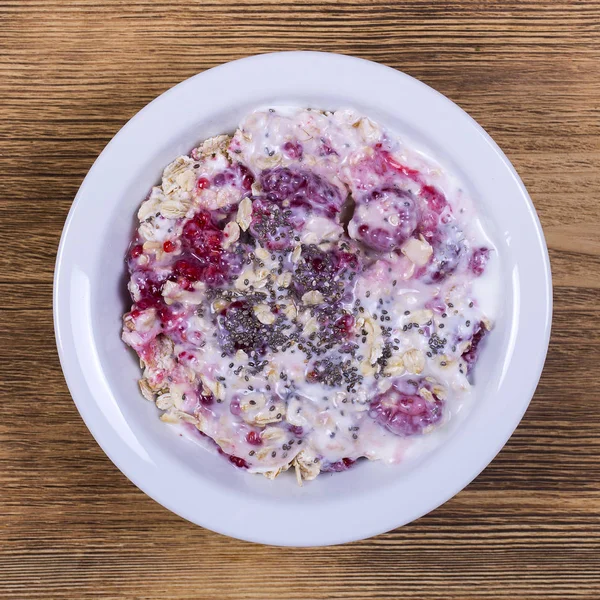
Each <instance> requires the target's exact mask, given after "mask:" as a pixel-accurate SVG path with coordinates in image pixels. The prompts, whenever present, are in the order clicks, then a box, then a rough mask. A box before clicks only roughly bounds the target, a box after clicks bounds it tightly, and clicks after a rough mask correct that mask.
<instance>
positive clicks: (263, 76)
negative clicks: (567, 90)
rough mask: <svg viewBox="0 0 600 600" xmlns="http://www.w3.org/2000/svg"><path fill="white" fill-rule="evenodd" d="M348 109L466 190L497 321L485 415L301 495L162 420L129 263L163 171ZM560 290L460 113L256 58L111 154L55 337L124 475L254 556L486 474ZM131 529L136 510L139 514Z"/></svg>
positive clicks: (315, 60)
mask: <svg viewBox="0 0 600 600" xmlns="http://www.w3.org/2000/svg"><path fill="white" fill-rule="evenodd" d="M286 104H288V105H289V104H293V105H299V106H311V107H315V108H322V109H330V110H334V109H337V108H343V107H350V108H355V109H357V110H359V111H360V112H362V113H364V114H366V115H368V116H370V117H372V118H374V119H375V120H378V121H379V122H380V123H381V124H382V125H384V126H386V127H387V128H388V129H391V130H392V131H395V132H397V133H399V134H402V133H405V134H407V135H409V136H410V138H411V139H412V140H416V142H418V144H420V147H424V148H427V149H428V150H429V151H431V152H432V153H433V154H434V155H435V156H436V158H437V159H438V160H439V161H440V162H441V163H442V164H443V165H445V166H446V167H447V168H448V169H450V170H452V171H454V172H455V173H457V174H458V176H459V177H460V178H461V179H462V180H463V183H465V184H466V185H467V186H468V187H469V190H470V192H471V194H472V196H473V198H474V199H475V201H476V202H477V203H478V205H479V207H480V211H481V213H482V214H483V215H484V216H485V218H486V220H487V222H488V226H489V227H488V228H489V229H490V230H491V232H492V234H493V236H494V242H495V243H496V245H497V247H498V249H499V253H500V257H501V263H502V277H503V281H502V289H503V290H504V297H503V298H502V305H503V309H502V312H501V315H500V317H499V318H498V319H497V322H496V325H495V329H494V331H493V332H492V334H491V335H490V338H489V341H488V343H487V345H486V347H485V350H484V352H483V353H482V357H481V360H480V362H479V363H478V367H477V385H476V404H475V406H474V408H473V410H472V412H471V413H470V414H469V415H468V417H467V418H466V419H465V420H464V421H463V422H462V423H461V425H460V427H459V428H457V431H455V432H454V433H452V434H451V435H449V437H448V439H447V440H446V441H445V442H444V444H443V445H441V446H440V447H439V448H438V449H437V450H435V451H434V452H432V453H431V454H429V455H428V456H427V457H425V458H424V459H423V460H422V461H421V462H419V463H417V464H414V465H412V466H410V467H404V468H403V467H387V466H385V465H382V464H378V463H364V464H359V465H357V467H356V468H354V469H351V470H349V471H347V472H345V473H335V474H330V475H322V476H320V477H319V478H318V479H317V480H315V481H313V482H310V483H308V484H306V485H304V486H303V487H298V486H297V485H296V483H295V480H294V478H293V477H281V478H279V479H277V480H276V481H273V482H272V481H269V480H267V479H265V478H262V477H258V476H254V475H249V474H247V473H245V472H243V471H241V470H237V469H234V468H232V467H231V465H230V464H229V463H227V462H226V461H224V460H223V459H222V458H221V457H219V456H214V455H212V454H210V453H208V452H206V451H205V450H203V449H202V448H200V447H198V446H197V445H195V444H193V443H192V442H190V441H189V440H186V439H184V438H182V437H179V436H178V435H176V434H174V432H173V429H172V428H170V427H168V426H166V425H165V424H164V423H162V422H161V421H160V420H159V419H158V414H157V409H156V407H155V406H154V405H152V404H151V403H149V402H146V401H144V400H143V399H142V397H141V396H140V393H139V391H138V387H137V383H136V381H137V379H138V377H139V374H140V370H139V365H138V363H137V360H136V359H135V357H134V355H133V352H131V351H130V350H129V349H127V348H126V347H125V345H124V344H123V343H122V342H121V339H120V329H121V315H122V313H123V312H124V311H125V309H126V308H128V306H129V304H128V297H127V292H126V287H125V284H126V277H125V265H124V259H123V258H124V254H125V251H126V248H127V246H128V243H129V240H130V238H131V235H132V232H133V230H134V224H135V221H134V217H135V213H136V210H137V207H138V205H139V204H140V202H141V201H142V200H143V198H144V197H145V195H146V193H147V191H148V189H149V188H150V187H151V186H152V185H154V184H155V183H156V182H157V181H158V180H159V178H160V174H161V172H162V169H163V167H164V166H165V165H166V164H168V163H169V162H170V161H171V160H173V159H174V158H175V157H176V156H178V155H179V154H187V153H188V152H189V150H190V149H191V148H192V147H194V145H196V144H197V143H198V142H200V141H202V140H203V139H205V138H207V137H209V136H212V135H215V134H218V133H223V132H231V131H233V130H234V129H235V127H236V125H237V123H238V122H239V120H240V119H241V117H242V116H243V115H244V114H245V113H247V112H249V111H251V110H252V109H254V108H256V107H264V106H265V105H286ZM551 292H552V289H551V277H550V267H549V261H548V253H547V249H546V245H545V242H544V237H543V234H542V231H541V227H540V224H539V221H538V218H537V215H536V213H535V210H534V208H533V205H532V203H531V200H530V199H529V196H528V195H527V192H526V190H525V188H524V187H523V184H522V183H521V181H520V179H519V177H518V175H517V174H516V172H515V170H514V169H513V167H512V165H511V164H510V162H509V161H508V159H507V158H506V157H505V156H504V154H503V153H502V151H501V150H500V149H499V148H498V146H496V144H495V143H494V142H493V141H492V139H491V138H490V137H489V136H488V135H487V134H486V133H485V131H483V129H482V128H481V127H480V126H479V125H477V123H476V122H475V121H474V120H473V119H471V118H470V117H469V116H468V115H467V114H466V113H465V112H463V111H462V110H461V109H460V108H459V107H458V106H456V105H455V104H453V103H452V102H451V101H450V100H448V99H447V98H445V97H444V96H442V95H441V94H439V93H438V92H436V91H434V90H433V89H431V88H429V87H427V86H426V85H424V84H422V83H420V82H419V81H417V80H416V79H413V78H411V77H409V76H407V75H404V74H403V73H400V72H398V71H395V70H393V69H390V68H388V67H384V66H382V65H379V64H376V63H372V62H368V61H365V60H361V59H357V58H352V57H348V56H339V55H335V54H322V53H314V52H284V53H277V54H267V55H262V56H254V57H250V58H246V59H243V60H239V61H235V62H232V63H228V64H225V65H222V66H220V67H217V68H215V69H211V70H209V71H206V72H204V73H202V74H200V75H196V76H195V77H192V78H191V79H188V80H187V81H184V82H183V83H180V84H179V85H177V86H175V87H174V88H173V89H171V90H169V91H168V92H166V93H165V94H163V95H162V96H160V97H159V98H157V99H156V100H154V101H153V102H152V103H150V104H149V105H148V106H146V107H145V108H144V109H143V110H141V111H140V112H139V113H138V114H137V115H136V116H135V117H133V119H131V121H129V123H127V124H126V125H125V126H124V127H123V129H122V130H121V131H120V132H119V133H118V134H117V135H116V136H115V137H114V139H113V140H112V141H111V142H110V143H109V144H108V145H107V146H106V148H105V149H104V151H103V152H102V154H101V155H100V156H99V158H98V159H97V160H96V162H95V163H94V165H93V167H92V168H91V169H90V172H89V173H88V175H87V177H86V178H85V181H84V182H83V184H82V186H81V188H80V190H79V192H78V194H77V197H76V198H75V202H74V203H73V206H72V208H71V211H70V213H69V216H68V219H67V222H66V225H65V228H64V231H63V235H62V239H61V243H60V248H59V251H58V257H57V261H56V272H55V281H54V321H55V329H56V338H57V344H58V349H59V354H60V359H61V364H62V368H63V371H64V373H65V377H66V380H67V384H68V386H69V389H70V391H71V394H72V396H73V399H74V400H75V403H76V404H77V408H78V409H79V412H80V413H81V416H82V417H83V419H84V421H85V423H86V425H87V426H88V428H89V429H90V431H91V432H92V434H93V436H94V437H95V438H96V440H97V441H98V443H99V444H100V446H101V447H102V448H103V450H104V451H105V452H106V454H107V455H108V456H109V457H110V459H111V460H112V461H113V462H114V463H115V464H116V465H117V467H118V468H119V469H121V471H122V472H123V473H124V474H125V475H126V476H127V477H128V478H129V479H130V480H131V481H132V482H133V483H135V484H136V485H137V486H138V487H139V488H140V489H142V490H143V491H144V492H146V493H147V494H148V495H149V496H151V497H152V498H154V499H155V500H156V501H157V502H160V503H161V504H162V505H164V506H165V507H167V508H168V509H170V510H172V511H173V512H175V513H177V514H178V515H181V516H182V517H184V518H186V519H189V520H190V521H192V522H194V523H197V524H199V525H202V526H204V527H207V528H209V529H212V530H214V531H217V532H220V533H223V534H226V535H230V536H233V537H237V538H240V539H244V540H250V541H255V542H262V543H267V544H279V545H289V546H308V545H326V544H338V543H341V542H347V541H351V540H358V539H361V538H365V537H369V536H372V535H375V534H378V533H381V532H384V531H388V530H390V529H393V528H395V527H398V526H400V525H403V524H405V523H408V522H409V521H412V520H413V519H416V518H418V517H420V516H421V515H424V514H425V513H427V512H429V511H430V510H432V509H434V508H436V507H437V506H439V505H440V504H442V503H443V502H445V501H446V500H448V499H449V498H450V497H452V496H453V495H454V494H456V493H457V492H458V491H460V490H461V489H462V488H463V487H464V486H466V485H467V484H468V483H469V482H470V481H472V480H473V479H474V478H475V477H476V476H477V474H478V473H479V472H480V471H481V470H482V469H484V468H485V467H486V465H488V463H489V462H490V461H491V460H492V459H493V458H494V456H495V455H496V453H497V452H498V451H499V450H500V449H501V448H502V446H503V445H504V444H505V443H506V441H507V440H508V438H509V437H510V435H511V434H512V432H513V431H514V429H515V428H516V426H517V424H518V423H519V421H520V419H521V417H522V416H523V413H524V412H525V409H526V408H527V406H528V404H529V401H530V399H531V397H532V395H533V393H534V390H535V388H536V385H537V383H538V379H539V377H540V374H541V370H542V366H543V364H544V359H545V356H546V350H547V347H548V340H549V334H550V323H551V299H552V293H551ZM131 512H132V516H134V515H135V507H134V506H132V507H131Z"/></svg>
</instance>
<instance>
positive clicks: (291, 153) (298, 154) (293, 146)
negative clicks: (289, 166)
mask: <svg viewBox="0 0 600 600" xmlns="http://www.w3.org/2000/svg"><path fill="white" fill-rule="evenodd" d="M282 150H283V153H284V154H285V155H286V156H287V157H288V158H292V159H296V160H302V153H303V150H302V144H301V143H300V142H286V143H285V144H284V145H283V147H282Z"/></svg>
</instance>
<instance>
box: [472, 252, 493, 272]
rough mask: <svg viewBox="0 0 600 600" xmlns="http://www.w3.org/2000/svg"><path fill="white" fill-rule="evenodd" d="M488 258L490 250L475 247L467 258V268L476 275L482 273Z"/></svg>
mask: <svg viewBox="0 0 600 600" xmlns="http://www.w3.org/2000/svg"><path fill="white" fill-rule="evenodd" d="M489 258H490V251H489V250H488V249H487V248H476V249H475V250H473V254H471V258H470V259H469V268H470V269H471V271H473V273H474V274H475V275H477V277H479V276H480V275H483V272H484V271H485V267H486V265H487V262H488V260H489Z"/></svg>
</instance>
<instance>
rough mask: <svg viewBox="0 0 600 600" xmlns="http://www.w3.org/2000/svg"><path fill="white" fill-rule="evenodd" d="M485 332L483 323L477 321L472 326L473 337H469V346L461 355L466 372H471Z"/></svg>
mask: <svg viewBox="0 0 600 600" xmlns="http://www.w3.org/2000/svg"><path fill="white" fill-rule="evenodd" d="M486 334H487V329H486V328H485V326H484V324H483V323H481V322H480V323H477V325H475V326H474V328H473V337H472V338H471V347H470V348H469V349H468V350H467V351H466V352H465V353H464V354H463V355H462V359H463V360H464V361H465V363H467V373H471V371H472V370H473V367H474V366H475V363H476V362H477V359H478V358H479V353H480V351H481V342H482V340H483V338H484V337H485V336H486Z"/></svg>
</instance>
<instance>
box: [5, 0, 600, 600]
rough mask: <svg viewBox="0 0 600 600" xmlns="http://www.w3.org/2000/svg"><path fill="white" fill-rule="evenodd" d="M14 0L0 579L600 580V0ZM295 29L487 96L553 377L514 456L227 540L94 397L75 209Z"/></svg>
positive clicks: (340, 588)
mask: <svg viewBox="0 0 600 600" xmlns="http://www.w3.org/2000/svg"><path fill="white" fill-rule="evenodd" d="M0 19H1V22H0V24H1V28H0V108H1V114H2V119H1V120H0V133H1V137H0V139H1V142H0V153H1V154H0V182H1V184H2V190H3V193H2V195H1V197H0V206H1V207H2V216H1V217H0V239H1V241H2V247H3V251H2V253H0V292H1V294H2V297H3V298H4V299H5V300H4V301H3V302H2V309H0V310H1V312H0V318H1V328H0V369H1V370H0V373H1V378H2V388H1V389H2V391H1V392H0V393H1V394H2V402H1V403H0V405H1V409H0V410H1V411H2V418H1V419H0V436H1V442H2V443H1V445H0V464H1V469H0V501H1V513H0V519H1V522H0V597H2V598H11V599H19V600H21V599H33V598H43V599H55V598H72V599H75V598H77V599H79V598H104V599H109V598H115V599H116V598H135V599H139V600H142V599H144V600H150V599H178V600H181V599H207V600H208V599H210V600H214V599H223V600H227V599H232V600H240V599H248V600H250V599H255V600H266V599H271V598H273V599H275V598H277V599H280V598H287V599H297V600H308V599H313V598H314V599H325V598H329V599H337V598H339V599H342V598H348V599H353V600H355V599H356V600H358V599H369V600H374V599H378V598H379V599H382V598H390V599H394V598H423V599H432V600H433V599H438V600H442V599H443V600H448V599H456V600H458V599H475V598H477V599H489V600H492V599H497V598H507V599H508V598H510V599H511V600H512V599H530V598H531V599H534V598H556V599H561V600H562V599H570V598H573V599H575V598H577V599H583V598H585V599H588V598H589V599H590V600H591V599H597V598H600V410H599V408H600V388H599V383H600V368H599V367H598V353H599V351H600V304H599V301H598V295H599V293H600V291H599V290H600V234H599V226H600V169H599V165H600V114H599V113H600V2H597V1H578V0H571V1H568V2H565V1H556V2H541V1H537V0H536V1H523V2H489V3H486V2H479V1H471V2H467V1H465V2H432V1H428V2H411V1H405V2H390V1H383V0H373V1H371V0H341V1H334V0H332V1H329V0H320V1H319V2H316V1H314V0H303V1H301V2H299V1H298V2H297V1H294V0H224V1H223V2H217V1H202V2H194V1H191V2H185V3H184V2H180V1H175V0H174V1H172V2H169V3H167V2H164V1H162V0H157V1H155V2H153V1H151V0H129V1H128V2H122V1H114V2H102V1H100V0H77V1H73V2H67V1H59V0H44V1H42V0H39V1H36V0H26V1H23V0H12V1H6V0H0ZM292 49H312V50H326V51H334V52H341V53H347V54H353V55H356V56H361V57H364V58H368V59H372V60H377V61H381V62H383V63H385V64H387V65H389V66H392V67H395V68H397V69H401V70H403V71H406V72H407V73H409V74H411V75H413V76H415V77H417V78H419V79H421V80H422V81H424V82H426V83H427V84H429V85H431V86H433V87H435V88H437V89H438V90H440V91H441V92H442V93H444V94H446V95H447V96H449V97H450V98H451V99H452V100H454V101H455V102H457V103H458V104H460V105H461V106H462V107H463V108H465V109H466V110H467V111H469V112H470V114H471V115H472V116H473V117H475V118H476V119H477V120H478V121H479V122H480V123H481V124H482V125H483V126H484V127H485V128H486V129H487V131H488V132H490V133H491V135H492V136H493V137H494V139H495V140H496V141H497V142H498V143H499V144H500V146H501V147H502V148H503V149H504V150H505V152H506V153H507V154H508V156H509V158H510V159H511V160H512V161H513V163H514V165H515V167H516V168H517V170H518V171H519V173H520V175H521V177H522V178H523V180H524V182H525V184H526V185H527V187H528V189H529V191H530V193H531V196H532V198H533V201H534V203H535V206H536V208H537V210H538V213H539V215H540V219H541V221H542V224H543V225H544V228H545V231H546V234H547V238H548V243H549V246H550V253H551V260H552V268H553V277H554V285H555V292H554V301H555V318H554V329H553V334H552V341H551V345H550V352H549V355H548V361H547V364H546V368H545V371H544V374H543V376H542V380H541V382H540V385H539V388H538V390H537V393H536V395H535V398H534V400H533V402H532V404H531V407H530V409H529V411H528V412H527V414H526V416H525V418H524V420H523V422H522V423H521V425H520V426H519V428H518V430H517V432H516V433H515V434H514V436H513V437H512V439H511V440H510V442H509V443H508V445H507V446H506V447H505V449H504V450H503V451H502V452H501V453H500V454H499V455H498V457H497V458H496V459H495V460H494V462H493V463H492V464H491V465H490V466H489V467H488V468H487V469H486V470H485V471H484V472H483V473H482V474H481V475H480V476H479V477H478V478H477V479H476V481H475V482H473V483H472V484H471V485H470V486H469V487H468V488H467V489H466V490H464V491H463V492H461V493H460V494H459V495H458V496H456V497H455V498H454V499H452V500H451V501H450V502H448V503H447V504H446V505H444V506H443V507H441V508H439V509H438V510H436V511H434V512H433V513H431V514H429V515H428V516H426V517H423V518H422V519H420V520H419V521H417V522H415V523H413V524H411V525H408V526H406V527H403V528H401V529H398V530H396V531H393V532H390V533H388V534H385V535H381V536H379V537H377V538H374V539H371V540H367V541H363V542H358V543H354V544H348V545H345V546H339V547H334V548H327V549H275V548H268V547H261V546H257V545H251V544H246V543H243V542H238V541H235V540H231V539H227V538H224V537H221V536H219V535H216V534H213V533H211V532H209V531H206V530H203V529H201V528H199V527H195V526H192V525H190V524H188V523H186V522H184V521H183V520H182V519H180V518H178V517H176V516H174V515H173V514H171V513H169V512H167V511H166V510H165V509H163V508H161V507H160V506H159V505H157V504H156V503H154V502H153V501H152V500H150V499H149V498H147V497H146V496H145V495H144V494H142V493H141V492H140V491H139V490H137V489H136V488H135V487H134V486H133V485H132V484H131V483H129V482H128V481H127V480H126V479H125V477H124V476H123V475H121V474H120V473H119V472H118V471H117V469H116V468H115V467H114V466H113V465H112V463H111V462H110V461H109V460H108V458H106V456H105V455H104V454H103V453H102V451H101V450H100V448H99V447H98V446H97V445H96V443H95V442H94V440H93V439H92V437H91V436H90V434H89V433H88V431H87V429H86V428H85V426H84V425H83V423H82V421H81V419H80V417H79V416H78V414H77V411H76V410H75V407H74V405H73V403H72V401H71V399H70V396H69V393H68V391H67V389H66V386H65V384H64V380H63V377H62V374H61V371H60V366H59V363H58V359H57V355H56V350H55V345H54V336H53V329H52V314H51V297H52V272H53V267H54V257H55V252H56V248H57V245H58V240H59V236H60V232H61V228H62V225H63V223H64V219H65V217H66V214H67V211H68V209H69V206H70V204H71V201H72V199H73V196H74V195H75V193H76V191H77V188H78V186H79V185H80V183H81V181H82V179H83V177H84V176H85V174H86V172H87V170H88V169H89V167H90V166H91V164H92V162H93V161H94V159H95V158H96V156H97V155H98V153H99V152H100V151H101V150H102V148H103V147H104V145H105V144H106V143H107V142H108V141H109V139H110V138H111V137H112V136H113V135H114V134H115V133H116V132H117V131H118V129H119V128H120V127H121V126H122V125H123V124H124V123H125V122H126V121H127V120H128V119H129V118H130V117H131V116H132V115H134V114H135V113H136V112H137V111H138V110H139V109H140V108H142V107H143V106H144V105H145V104H146V103H147V102H149V101H150V100H152V99H153V98H154V97H155V96H156V95H157V94H160V93H161V92H163V91H164V90H166V89H168V88H169V87H171V86H173V85H174V84H176V83H178V82H179V81H181V80H182V79H184V78H186V77H189V76H190V75H193V74H195V73H197V72H199V71H202V70H204V69H207V68H210V67H213V66H215V65H217V64H220V63H222V62H224V61H228V60H231V59H235V58H240V57H242V56H246V55H249V54H255V53H261V52H270V51H275V50H292ZM369 509H370V508H369ZM372 509H373V510H376V507H372Z"/></svg>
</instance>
